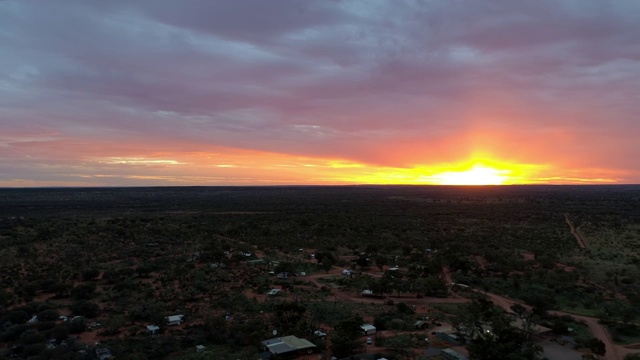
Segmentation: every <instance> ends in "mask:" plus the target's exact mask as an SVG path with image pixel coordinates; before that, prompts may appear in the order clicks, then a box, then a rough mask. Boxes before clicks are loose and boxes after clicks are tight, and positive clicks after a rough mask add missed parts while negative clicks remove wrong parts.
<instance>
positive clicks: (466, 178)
mask: <svg viewBox="0 0 640 360" xmlns="http://www.w3.org/2000/svg"><path fill="white" fill-rule="evenodd" d="M510 173H511V171H510V170H498V169H494V168H492V167H488V166H485V165H474V166H473V167H472V168H470V169H468V170H464V171H446V172H441V173H436V174H434V175H432V176H430V178H431V181H433V182H434V183H436V184H438V185H503V184H505V183H506V182H507V181H508V180H509V174H510Z"/></svg>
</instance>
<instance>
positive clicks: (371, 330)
mask: <svg viewBox="0 0 640 360" xmlns="http://www.w3.org/2000/svg"><path fill="white" fill-rule="evenodd" d="M360 329H362V331H363V332H364V334H365V335H371V334H375V333H376V327H375V326H373V325H371V324H362V325H360Z"/></svg>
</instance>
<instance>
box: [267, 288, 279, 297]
mask: <svg viewBox="0 0 640 360" xmlns="http://www.w3.org/2000/svg"><path fill="white" fill-rule="evenodd" d="M281 294H282V289H271V290H269V292H268V293H267V295H269V296H278V295H281Z"/></svg>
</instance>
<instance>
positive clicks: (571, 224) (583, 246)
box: [564, 214, 587, 249]
mask: <svg viewBox="0 0 640 360" xmlns="http://www.w3.org/2000/svg"><path fill="white" fill-rule="evenodd" d="M564 219H565V221H566V222H567V224H568V225H569V229H570V230H571V235H573V236H574V237H575V238H576V240H577V241H578V246H580V247H581V248H583V249H585V248H586V247H587V245H586V244H585V243H584V239H582V236H580V234H578V231H577V230H576V228H575V226H573V222H572V221H571V219H569V214H564Z"/></svg>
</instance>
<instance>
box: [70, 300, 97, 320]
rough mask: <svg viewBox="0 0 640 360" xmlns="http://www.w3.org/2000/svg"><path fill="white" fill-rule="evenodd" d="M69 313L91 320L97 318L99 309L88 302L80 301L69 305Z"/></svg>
mask: <svg viewBox="0 0 640 360" xmlns="http://www.w3.org/2000/svg"><path fill="white" fill-rule="evenodd" d="M71 311H73V314H74V315H79V316H84V317H87V318H89V319H92V318H94V317H96V316H98V313H99V311H100V307H99V306H98V305H97V304H94V303H92V302H90V301H84V300H81V301H76V302H74V303H73V304H71Z"/></svg>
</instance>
